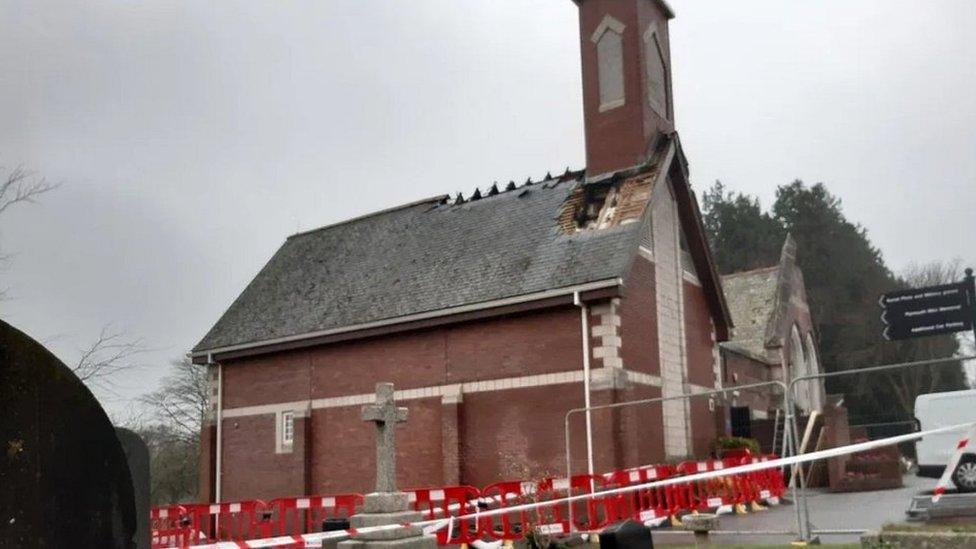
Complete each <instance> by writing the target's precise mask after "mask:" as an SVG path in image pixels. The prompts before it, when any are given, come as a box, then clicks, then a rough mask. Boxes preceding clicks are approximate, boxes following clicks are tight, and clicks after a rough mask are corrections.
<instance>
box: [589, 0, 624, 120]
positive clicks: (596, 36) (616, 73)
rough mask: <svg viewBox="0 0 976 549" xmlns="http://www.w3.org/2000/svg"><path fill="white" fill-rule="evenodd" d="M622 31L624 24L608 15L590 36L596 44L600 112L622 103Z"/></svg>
mask: <svg viewBox="0 0 976 549" xmlns="http://www.w3.org/2000/svg"><path fill="white" fill-rule="evenodd" d="M623 32H624V24H623V23H621V22H620V21H617V20H616V19H614V18H613V17H610V16H609V15H608V16H606V17H604V18H603V21H601V22H600V25H599V26H597V28H596V31H595V32H594V33H593V36H592V37H591V40H592V41H593V42H594V43H595V44H596V59H597V73H598V78H599V85H600V111H601V112H603V111H608V110H610V109H615V108H617V107H619V106H621V105H623V104H624V97H625V94H624V49H623Z"/></svg>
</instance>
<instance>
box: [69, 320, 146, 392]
mask: <svg viewBox="0 0 976 549" xmlns="http://www.w3.org/2000/svg"><path fill="white" fill-rule="evenodd" d="M144 352H146V348H145V347H144V346H143V344H142V341H141V340H138V339H136V340H133V339H129V338H128V337H127V336H126V334H125V332H121V331H116V330H113V329H112V328H111V326H104V327H103V328H102V331H101V332H100V333H99V334H98V338H97V339H96V340H95V341H94V342H93V343H92V344H91V345H90V346H88V347H87V348H85V349H82V350H81V357H80V358H79V359H78V361H77V362H76V363H75V364H74V366H73V367H72V368H71V370H72V371H73V372H74V374H75V375H76V376H78V379H80V380H81V381H83V382H84V383H85V384H86V385H88V386H89V387H98V388H101V389H106V390H111V389H112V387H114V385H115V377H116V376H117V375H118V374H119V372H122V371H123V370H128V369H131V368H135V367H137V366H138V365H137V364H136V363H135V362H134V360H135V358H136V357H137V356H138V355H140V354H142V353H144Z"/></svg>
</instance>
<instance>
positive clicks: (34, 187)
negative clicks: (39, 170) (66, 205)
mask: <svg viewBox="0 0 976 549" xmlns="http://www.w3.org/2000/svg"><path fill="white" fill-rule="evenodd" d="M2 181H3V182H2V183H0V214H2V213H3V212H5V211H6V210H7V208H10V207H11V206H13V205H14V204H20V203H24V202H34V201H35V199H37V197H38V196H40V195H42V194H44V193H47V192H50V191H53V190H54V189H56V188H57V187H58V185H56V184H54V183H50V182H48V181H47V180H46V179H44V178H43V177H37V176H35V175H34V174H33V173H31V172H29V171H27V170H25V169H24V168H23V167H22V166H18V167H16V168H14V169H13V170H11V171H10V172H9V173H8V174H7V177H6V178H5V179H3V180H2Z"/></svg>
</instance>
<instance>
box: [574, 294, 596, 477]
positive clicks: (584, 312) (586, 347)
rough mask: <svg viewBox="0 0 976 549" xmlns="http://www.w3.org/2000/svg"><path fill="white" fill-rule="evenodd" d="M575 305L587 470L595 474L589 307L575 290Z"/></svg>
mask: <svg viewBox="0 0 976 549" xmlns="http://www.w3.org/2000/svg"><path fill="white" fill-rule="evenodd" d="M573 305H576V306H577V307H579V308H580V327H581V329H582V331H583V402H584V406H586V472H587V473H589V474H591V475H592V474H593V418H592V416H591V413H592V412H591V411H590V321H589V308H588V307H587V306H586V304H585V303H583V301H582V300H581V299H580V293H579V292H573Z"/></svg>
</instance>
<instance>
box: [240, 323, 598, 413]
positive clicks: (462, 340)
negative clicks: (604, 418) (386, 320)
mask: <svg viewBox="0 0 976 549" xmlns="http://www.w3.org/2000/svg"><path fill="white" fill-rule="evenodd" d="M580 337H581V336H580V318H579V309H578V308H576V307H573V306H565V307H560V308H553V309H547V310H545V311H539V312H533V313H526V314H521V315H511V316H506V317H499V318H494V319H488V320H481V321H478V322H468V323H464V324H457V325H451V326H446V327H441V328H433V329H429V330H422V331H417V332H408V333H403V334H394V335H391V336H385V337H377V338H372V339H366V340H354V341H348V342H341V343H335V344H332V345H326V346H322V347H317V348H314V349H310V350H302V351H293V352H288V353H280V354H275V355H267V356H259V357H253V358H246V359H239V360H235V361H232V362H227V363H225V364H224V408H236V407H241V406H254V405H258V404H270V403H280V402H293V401H299V400H307V399H309V398H313V399H314V398H326V397H334V396H346V395H354V394H364V393H371V392H373V390H374V389H375V384H376V382H378V381H389V382H392V383H393V384H395V385H396V387H397V389H410V388H416V387H428V386H431V385H443V384H448V383H460V382H465V381H478V380H484V379H494V378H499V377H514V376H525V375H532V374H544V373H554V372H562V371H566V370H571V369H572V368H574V367H576V366H580V367H581V364H582V358H581V356H580V349H581V343H580ZM359 372H369V373H370V375H368V376H363V375H359Z"/></svg>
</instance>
